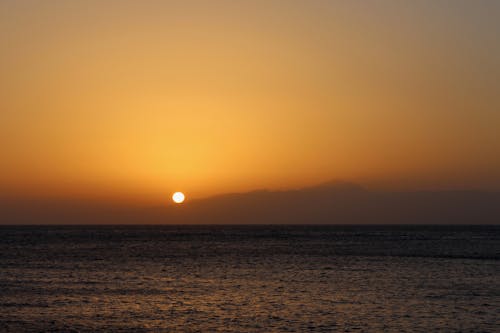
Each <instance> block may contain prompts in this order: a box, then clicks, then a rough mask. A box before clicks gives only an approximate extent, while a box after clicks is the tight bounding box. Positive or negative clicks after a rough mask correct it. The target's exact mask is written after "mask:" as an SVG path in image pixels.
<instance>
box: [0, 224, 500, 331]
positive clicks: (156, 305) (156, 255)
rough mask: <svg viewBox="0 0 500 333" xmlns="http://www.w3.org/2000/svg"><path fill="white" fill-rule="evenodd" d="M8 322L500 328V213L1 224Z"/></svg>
mask: <svg viewBox="0 0 500 333" xmlns="http://www.w3.org/2000/svg"><path fill="white" fill-rule="evenodd" d="M0 332H500V226H381V225H378V226H368V225H365V226H317V225H316V226H315V225H307V226H306V225H302V226H290V225H282V226H278V225H265V226H246V225H244V226H217V225H209V226H117V225H114V226H111V225H109V226H1V227H0Z"/></svg>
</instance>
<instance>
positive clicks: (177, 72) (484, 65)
mask: <svg viewBox="0 0 500 333" xmlns="http://www.w3.org/2000/svg"><path fill="white" fill-rule="evenodd" d="M499 33H500V2H496V1H413V2H409V1H408V2H406V1H405V2H403V1H369V2H357V1H313V0H307V1H305V0H304V1H295V0H291V1H270V0H266V1H217V0H216V1H185V0H183V1H168V2H167V1H23V0H21V1H17V0H16V1H14V0H12V1H9V0H7V1H6V0H0V140H1V142H2V144H1V146H0V153H1V158H0V191H1V194H3V195H7V196H8V195H16V196H17V195H21V196H41V197H46V196H50V197H52V196H62V197H89V198H98V199H100V198H106V199H109V200H111V199H113V200H114V199H120V200H121V199H127V200H131V201H136V202H149V203H157V202H162V201H163V200H169V198H170V193H171V192H173V191H174V190H182V191H184V192H186V193H187V194H188V195H189V196H191V197H200V196H208V195H212V194H216V193H221V192H226V191H246V190H251V189H255V188H291V187H298V186H302V185H306V184H311V183H317V182H321V181H325V180H330V179H345V180H350V181H355V182H359V183H362V184H367V185H368V186H374V187H383V188H406V189H420V188H486V189H500V137H499V136H500V134H499V133H500V94H499V85H498V84H499V81H498V79H499V77H500V43H498V35H499Z"/></svg>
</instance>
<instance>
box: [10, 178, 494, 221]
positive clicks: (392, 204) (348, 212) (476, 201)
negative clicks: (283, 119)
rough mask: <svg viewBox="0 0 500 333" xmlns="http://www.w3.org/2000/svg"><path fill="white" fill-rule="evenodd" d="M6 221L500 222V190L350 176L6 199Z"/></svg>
mask: <svg viewBox="0 0 500 333" xmlns="http://www.w3.org/2000/svg"><path fill="white" fill-rule="evenodd" d="M0 223H1V224H87V223H89V224H130V223H138V224H157V223H160V224H282V223H283V224H288V223H290V224H498V223H500V193H499V192H482V191H418V192H385V191H372V190H366V189H364V188H363V187H361V186H359V185H356V184H352V183H346V182H329V183H324V184H320V185H318V186H313V187H307V188H302V189H297V190H286V191H270V190H257V191H252V192H247V193H230V194H224V195H218V196H214V197H209V198H204V199H196V200H192V201H187V202H186V203H184V204H182V205H174V204H168V205H166V206H163V207H131V206H125V205H122V206H120V205H111V204H104V203H99V204H97V203H85V202H78V201H64V202H62V201H54V200H52V201H43V200H39V201H33V200H3V201H1V202H0Z"/></svg>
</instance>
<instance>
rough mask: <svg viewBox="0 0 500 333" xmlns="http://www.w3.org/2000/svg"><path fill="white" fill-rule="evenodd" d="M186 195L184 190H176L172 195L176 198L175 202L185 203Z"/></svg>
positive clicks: (173, 198)
mask: <svg viewBox="0 0 500 333" xmlns="http://www.w3.org/2000/svg"><path fill="white" fill-rule="evenodd" d="M185 198H186V197H185V196H184V193H182V192H175V193H174V194H173V195H172V200H174V202H175V203H178V204H180V203H183V202H184V199H185Z"/></svg>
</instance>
